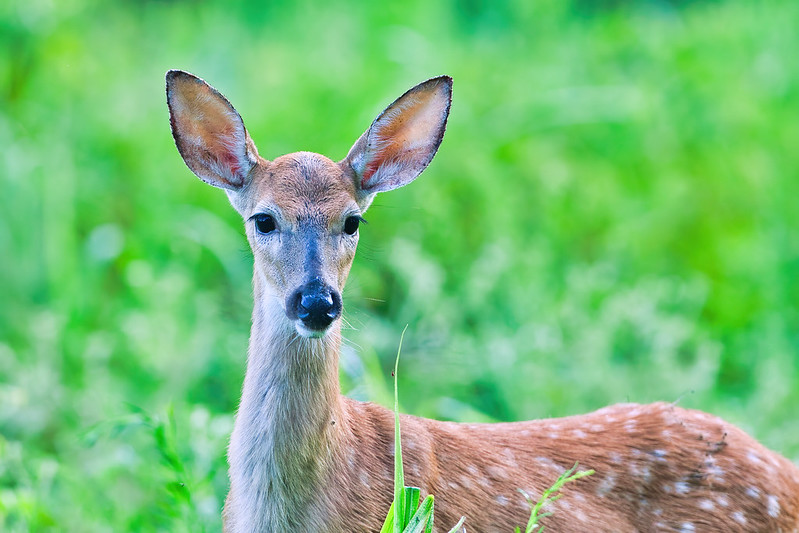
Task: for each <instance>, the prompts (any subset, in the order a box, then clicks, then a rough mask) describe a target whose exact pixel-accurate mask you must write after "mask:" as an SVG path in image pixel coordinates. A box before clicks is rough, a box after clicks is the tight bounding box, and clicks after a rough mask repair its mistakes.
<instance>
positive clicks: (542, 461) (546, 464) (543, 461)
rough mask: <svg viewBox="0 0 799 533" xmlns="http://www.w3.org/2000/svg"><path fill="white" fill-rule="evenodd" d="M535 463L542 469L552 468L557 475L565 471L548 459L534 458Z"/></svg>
mask: <svg viewBox="0 0 799 533" xmlns="http://www.w3.org/2000/svg"><path fill="white" fill-rule="evenodd" d="M535 461H536V462H537V463H538V464H540V465H541V466H543V467H547V468H552V469H554V470H556V471H557V472H559V473H562V472H565V469H564V468H563V467H562V466H559V465H558V464H556V463H555V461H553V460H552V459H550V458H549V457H536V458H535Z"/></svg>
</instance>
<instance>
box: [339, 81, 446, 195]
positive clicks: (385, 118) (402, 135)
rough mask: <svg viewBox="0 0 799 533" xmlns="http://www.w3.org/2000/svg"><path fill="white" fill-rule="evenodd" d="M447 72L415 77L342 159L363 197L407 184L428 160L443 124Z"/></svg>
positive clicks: (431, 156)
mask: <svg viewBox="0 0 799 533" xmlns="http://www.w3.org/2000/svg"><path fill="white" fill-rule="evenodd" d="M451 101H452V78H450V77H449V76H439V77H438V78H432V79H429V80H427V81H425V82H422V83H420V84H419V85H417V86H416V87H414V88H412V89H411V90H409V91H408V92H406V93H405V94H403V95H402V96H400V97H399V98H397V100H396V101H394V103H393V104H391V105H390V106H388V107H387V108H386V109H385V111H383V112H382V113H380V115H378V117H377V118H376V119H375V121H374V122H373V123H372V126H371V127H370V128H369V129H368V130H366V132H365V133H364V134H363V135H361V138H360V139H358V141H357V142H356V143H355V145H354V146H353V147H352V148H351V149H350V152H349V154H347V157H346V158H345V159H344V161H342V164H343V165H347V166H349V167H350V168H351V169H352V172H353V173H354V174H355V180H356V183H355V186H356V188H357V190H358V193H359V195H360V196H361V197H362V199H364V200H366V199H367V198H371V196H372V195H374V194H375V193H378V192H383V191H389V190H391V189H396V188H398V187H402V186H403V185H407V184H408V183H410V182H411V181H413V180H414V179H415V178H416V177H417V176H418V175H419V174H421V173H422V171H423V170H424V169H425V168H426V167H427V165H428V164H430V161H431V160H432V159H433V156H434V155H435V154H436V151H437V150H438V147H439V145H440V144H441V139H442V138H443V137H444V130H445V128H446V126H447V117H448V116H449V107H450V103H451Z"/></svg>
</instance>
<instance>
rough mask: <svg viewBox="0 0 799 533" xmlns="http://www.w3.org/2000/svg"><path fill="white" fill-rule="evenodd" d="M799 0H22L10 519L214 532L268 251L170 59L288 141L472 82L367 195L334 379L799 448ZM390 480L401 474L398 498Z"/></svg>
mask: <svg viewBox="0 0 799 533" xmlns="http://www.w3.org/2000/svg"><path fill="white" fill-rule="evenodd" d="M798 26H799V3H797V2H784V1H776V0H773V1H763V2H748V1H746V0H739V1H695V2H678V3H673V2H669V1H667V0H661V1H654V0H653V1H650V2H638V3H634V2H624V1H616V2H611V1H608V2H591V1H588V0H582V1H578V0H573V1H571V2H569V1H564V2H531V1H529V0H503V1H489V0H445V1H442V2H429V1H427V0H406V1H404V2H401V3H383V2H372V3H367V2H341V1H336V0H330V1H326V2H308V1H299V2H270V3H267V2H264V3H261V2H247V1H243V0H234V1H231V2H226V1H222V0H219V1H215V2H198V1H175V2H167V1H132V0H128V1H120V2H101V1H99V0H58V1H55V0H25V1H18V0H11V3H10V4H9V3H8V2H5V3H2V5H1V6H0V146H2V149H0V185H1V186H2V189H1V190H0V254H2V255H1V258H2V259H0V529H1V530H3V531H29V530H30V531H47V530H49V529H50V528H52V529H53V530H64V531H87V532H89V531H200V530H207V531H215V530H218V529H219V528H220V518H219V511H220V508H221V505H222V501H223V498H224V495H225V492H226V483H227V479H226V464H225V458H224V453H225V446H226V443H227V436H228V433H229V431H230V429H231V425H232V416H233V413H234V411H235V408H236V405H237V401H238V395H239V391H240V387H241V382H242V378H243V371H244V361H245V349H246V343H247V335H248V328H249V315H250V309H251V302H250V296H251V289H250V268H251V267H250V256H249V251H248V248H247V244H246V241H245V239H244V237H243V231H242V224H241V221H240V220H239V219H238V218H237V215H236V214H235V213H234V212H233V210H232V209H231V208H230V207H229V206H228V205H227V200H226V198H225V195H224V194H223V193H222V192H220V191H218V190H214V189H212V188H211V187H208V186H206V185H204V184H202V183H201V182H200V181H199V180H198V179H196V178H195V177H194V176H193V175H192V174H191V173H190V172H189V171H188V170H187V169H186V168H185V166H184V165H183V162H182V161H181V159H180V157H179V156H178V153H177V151H176V149H175V147H174V144H173V142H172V139H171V135H170V132H169V127H168V119H167V109H166V105H165V97H164V87H163V86H164V81H163V77H164V73H165V71H166V70H167V69H169V68H182V69H186V70H189V71H191V72H194V73H196V74H198V75H200V76H202V77H203V78H205V79H206V80H208V81H209V82H210V83H211V84H213V85H214V86H216V87H217V88H218V89H219V90H220V91H222V92H223V93H224V94H226V95H227V96H228V97H229V99H230V100H231V101H232V102H233V103H234V105H235V106H236V107H237V109H238V110H239V111H240V112H241V113H242V115H243V117H244V120H245V122H246V124H247V126H248V128H249V130H250V132H251V134H252V136H253V138H254V139H255V141H256V143H257V145H258V147H259V149H260V152H261V154H262V155H263V156H265V157H267V158H273V157H276V156H277V155H280V154H283V153H287V152H291V151H296V150H312V151H317V152H321V153H324V154H327V155H329V156H331V157H332V158H334V159H340V158H342V157H343V156H344V155H345V154H346V152H347V150H348V149H349V147H350V145H351V144H352V143H353V142H354V141H355V139H356V138H357V137H358V136H359V135H360V134H361V132H362V131H363V130H365V129H366V127H367V126H368V125H369V123H370V122H371V120H372V119H373V118H374V116H375V115H376V114H377V113H378V112H379V111H380V110H381V109H383V107H384V106H385V105H387V104H388V103H389V102H390V101H391V100H393V99H394V98H395V97H396V96H398V95H399V94H401V93H402V92H403V91H405V90H406V89H407V88H409V87H410V86H411V85H413V84H415V83H417V82H419V81H421V80H423V79H426V78H428V77H430V76H433V75H437V74H442V73H446V74H450V75H451V76H453V77H454V79H455V94H454V103H453V107H452V115H451V118H450V122H449V129H448V132H447V135H446V137H445V140H444V143H443V145H442V147H441V150H440V151H439V154H438V156H437V158H436V160H435V161H434V163H433V164H432V165H431V167H430V168H429V170H428V171H427V172H426V173H425V174H424V175H423V176H422V178H420V179H419V180H418V181H417V182H415V183H414V184H413V185H412V186H410V187H407V188H404V189H402V190H399V191H396V192H393V193H389V194H385V195H382V196H380V197H379V198H378V199H377V201H376V202H375V204H374V206H373V207H372V208H371V209H370V211H369V212H368V213H367V219H368V220H369V225H368V226H365V227H364V229H363V231H362V233H361V249H360V252H359V256H358V257H357V259H356V261H355V266H354V267H353V271H352V274H351V276H350V282H349V285H348V287H347V291H346V292H345V302H346V307H347V311H346V314H347V317H348V320H349V322H350V323H351V324H352V325H353V328H354V329H352V330H348V331H347V332H346V336H347V338H348V339H349V340H350V341H351V342H349V343H348V344H347V347H346V348H345V351H344V353H343V354H342V363H341V366H342V382H343V385H344V389H345V390H346V391H347V393H348V394H350V395H351V396H355V397H358V398H362V399H372V400H376V401H381V402H384V403H387V402H388V401H389V398H390V397H389V395H388V392H387V391H388V388H387V383H388V380H389V379H390V376H389V370H388V369H389V366H390V365H391V363H392V362H393V356H394V354H395V352H396V347H397V342H398V339H399V334H400V332H401V330H402V328H403V327H404V326H405V324H409V330H408V334H407V335H406V343H405V347H404V350H403V361H402V369H401V376H400V377H401V382H400V395H401V400H402V404H403V410H404V411H405V412H410V413H413V414H417V415H423V416H430V417H437V418H442V419H456V420H470V421H482V420H517V419H527V418H534V417H548V416H563V415H569V414H575V413H580V412H585V411H588V410H592V409H596V408H599V407H601V406H604V405H607V404H610V403H614V402H624V401H636V402H649V401H654V400H665V401H678V400H679V403H680V404H681V405H683V406H686V407H693V408H699V409H702V410H706V411H711V412H713V413H716V414H718V415H721V416H723V417H725V418H727V419H728V420H730V421H732V422H734V423H736V424H738V425H740V426H741V427H743V428H744V429H746V430H747V431H749V432H750V433H752V434H753V435H754V436H756V437H757V438H758V439H760V440H761V441H763V442H764V443H765V444H766V445H768V446H769V447H771V448H773V449H776V450H778V451H780V452H781V453H783V454H785V455H786V456H788V457H790V458H792V459H794V460H797V459H799V408H797V405H798V404H799V304H798V302H799V237H797V234H799V209H797V207H798V206H797V200H798V199H799V120H797V117H799V63H797V61H796V51H797V50H799V32H797V31H796V28H797V27H798ZM386 490H390V488H389V487H386Z"/></svg>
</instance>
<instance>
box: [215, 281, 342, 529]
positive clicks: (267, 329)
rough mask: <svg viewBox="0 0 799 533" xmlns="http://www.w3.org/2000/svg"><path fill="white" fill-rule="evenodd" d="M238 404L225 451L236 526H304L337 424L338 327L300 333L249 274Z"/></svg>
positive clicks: (329, 456)
mask: <svg viewBox="0 0 799 533" xmlns="http://www.w3.org/2000/svg"><path fill="white" fill-rule="evenodd" d="M254 285H255V306H254V311H253V324H252V331H251V335H250V346H249V351H248V357H247V373H246V375H245V378H244V387H243V391H242V397H241V403H240V405H239V410H238V413H237V415H236V423H235V427H234V430H233V435H232V436H231V442H230V448H229V452H228V454H229V461H230V479H231V494H232V495H233V496H234V501H232V502H231V503H232V505H233V506H234V509H231V511H233V513H234V514H235V522H236V526H237V527H236V530H237V531H238V530H241V531H278V530H280V531H294V530H297V529H299V528H300V527H302V526H303V524H307V523H308V520H311V518H310V517H309V516H308V515H309V514H310V513H311V510H310V509H311V508H312V507H313V502H312V500H313V499H314V498H315V497H316V498H318V497H319V496H318V495H319V491H318V485H319V484H320V483H321V482H322V481H323V480H324V478H325V476H326V474H327V473H328V472H329V471H330V469H331V468H332V466H333V460H334V454H335V453H336V451H337V449H338V442H340V438H339V436H340V434H341V432H342V431H343V429H344V427H343V426H344V424H343V422H344V421H343V420H342V418H343V416H342V415H343V413H344V409H343V406H342V400H341V398H340V395H339V382H338V353H339V347H340V344H341V331H340V326H339V325H338V324H336V325H334V326H333V329H332V330H331V331H329V332H328V334H327V335H325V336H324V337H323V338H320V339H310V338H305V337H302V336H300V335H299V334H298V333H297V332H296V330H295V329H294V327H293V325H291V324H290V323H289V322H288V321H287V320H286V318H285V313H284V311H283V309H282V306H281V305H280V303H279V300H278V299H277V297H276V296H274V295H272V294H270V293H269V292H268V291H266V290H264V288H263V285H262V284H261V283H259V280H258V278H257V276H256V280H255V283H254Z"/></svg>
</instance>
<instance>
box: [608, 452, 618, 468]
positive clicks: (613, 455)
mask: <svg viewBox="0 0 799 533" xmlns="http://www.w3.org/2000/svg"><path fill="white" fill-rule="evenodd" d="M608 458H609V459H610V462H611V463H613V464H614V465H617V464H620V463H621V454H619V453H618V452H610V453H609V454H608Z"/></svg>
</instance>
